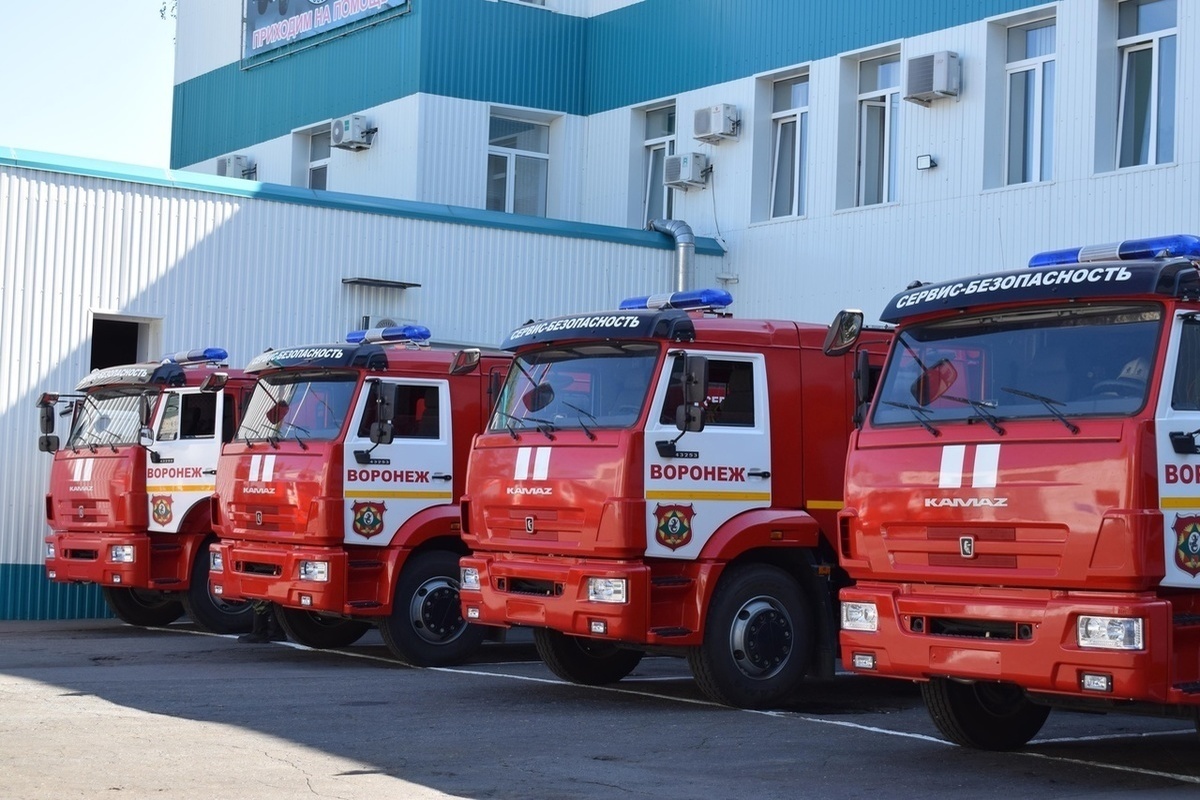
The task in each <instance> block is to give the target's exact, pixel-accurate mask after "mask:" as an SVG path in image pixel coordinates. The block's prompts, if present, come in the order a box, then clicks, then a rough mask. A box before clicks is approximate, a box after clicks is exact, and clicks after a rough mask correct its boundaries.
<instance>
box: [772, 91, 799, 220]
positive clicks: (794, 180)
mask: <svg viewBox="0 0 1200 800" xmlns="http://www.w3.org/2000/svg"><path fill="white" fill-rule="evenodd" d="M771 141H772V145H771V146H772V155H771V216H772V217H800V216H804V213H805V208H804V186H805V183H806V181H805V170H806V168H807V164H808V156H807V150H808V76H807V75H803V76H800V77H798V78H788V79H786V80H781V81H775V84H774V89H773V93H772V102H771Z"/></svg>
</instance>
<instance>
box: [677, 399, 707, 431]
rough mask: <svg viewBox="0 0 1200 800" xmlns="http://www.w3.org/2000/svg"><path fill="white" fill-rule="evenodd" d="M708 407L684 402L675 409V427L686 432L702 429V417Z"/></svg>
mask: <svg viewBox="0 0 1200 800" xmlns="http://www.w3.org/2000/svg"><path fill="white" fill-rule="evenodd" d="M707 410H708V409H706V408H705V407H704V406H699V405H691V404H690V403H684V404H683V405H681V406H680V407H679V408H677V409H675V427H676V428H678V429H679V430H681V431H684V432H688V433H698V432H700V431H702V430H704V417H705V413H706V412H707Z"/></svg>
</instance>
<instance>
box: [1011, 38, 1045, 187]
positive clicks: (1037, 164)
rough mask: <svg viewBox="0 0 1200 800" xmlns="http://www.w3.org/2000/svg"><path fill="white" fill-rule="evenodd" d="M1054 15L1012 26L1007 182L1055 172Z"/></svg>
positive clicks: (1041, 176)
mask: <svg viewBox="0 0 1200 800" xmlns="http://www.w3.org/2000/svg"><path fill="white" fill-rule="evenodd" d="M1055 30H1056V26H1055V21H1054V20H1053V19H1045V20H1040V21H1038V22H1031V23H1029V24H1028V25H1016V26H1014V27H1012V28H1009V29H1008V58H1007V61H1008V66H1007V71H1006V75H1007V83H1008V95H1007V98H1008V123H1007V126H1006V131H1007V134H1008V143H1007V146H1006V148H1005V152H1006V162H1007V172H1006V175H1007V177H1006V182H1007V183H1008V184H1009V185H1012V184H1015V183H1030V182H1032V181H1048V180H1050V179H1051V178H1053V177H1054V146H1053V145H1054V50H1055Z"/></svg>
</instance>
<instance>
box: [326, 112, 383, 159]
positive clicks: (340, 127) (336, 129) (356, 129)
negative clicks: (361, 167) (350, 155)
mask: <svg viewBox="0 0 1200 800" xmlns="http://www.w3.org/2000/svg"><path fill="white" fill-rule="evenodd" d="M329 134H330V140H331V141H332V143H333V146H334V147H338V148H341V149H342V150H366V149H367V148H368V147H370V146H371V139H372V138H374V134H375V132H374V131H373V130H371V126H370V124H369V123H368V122H367V118H366V117H364V116H362V115H360V114H351V115H350V116H348V117H342V118H341V119H335V120H334V121H333V122H332V123H331V124H330V126H329Z"/></svg>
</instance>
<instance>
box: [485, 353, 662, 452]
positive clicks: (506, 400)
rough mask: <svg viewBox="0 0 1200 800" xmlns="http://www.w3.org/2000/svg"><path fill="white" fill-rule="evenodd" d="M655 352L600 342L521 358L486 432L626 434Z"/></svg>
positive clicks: (642, 402)
mask: <svg viewBox="0 0 1200 800" xmlns="http://www.w3.org/2000/svg"><path fill="white" fill-rule="evenodd" d="M658 352H659V350H658V347H656V346H655V345H651V344H620V343H611V342H603V343H587V344H578V345H574V346H572V347H556V348H550V349H545V350H538V351H535V352H531V353H524V354H522V355H520V356H518V357H517V358H515V359H514V360H513V366H512V367H511V368H509V371H508V379H507V380H506V381H505V383H504V388H503V390H501V392H500V398H499V401H498V402H497V403H496V410H495V412H494V413H493V414H492V420H491V423H490V424H489V425H488V430H490V431H501V432H503V431H506V430H510V431H515V430H525V429H539V430H542V431H549V430H559V429H562V428H577V429H583V430H588V431H590V430H593V429H596V428H627V427H629V426H631V425H633V424H634V423H635V422H636V421H637V419H638V417H639V416H640V415H641V411H642V408H643V407H644V406H645V405H646V399H647V396H648V395H649V393H650V379H651V377H652V375H653V374H654V367H655V364H656V363H657V362H658Z"/></svg>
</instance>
